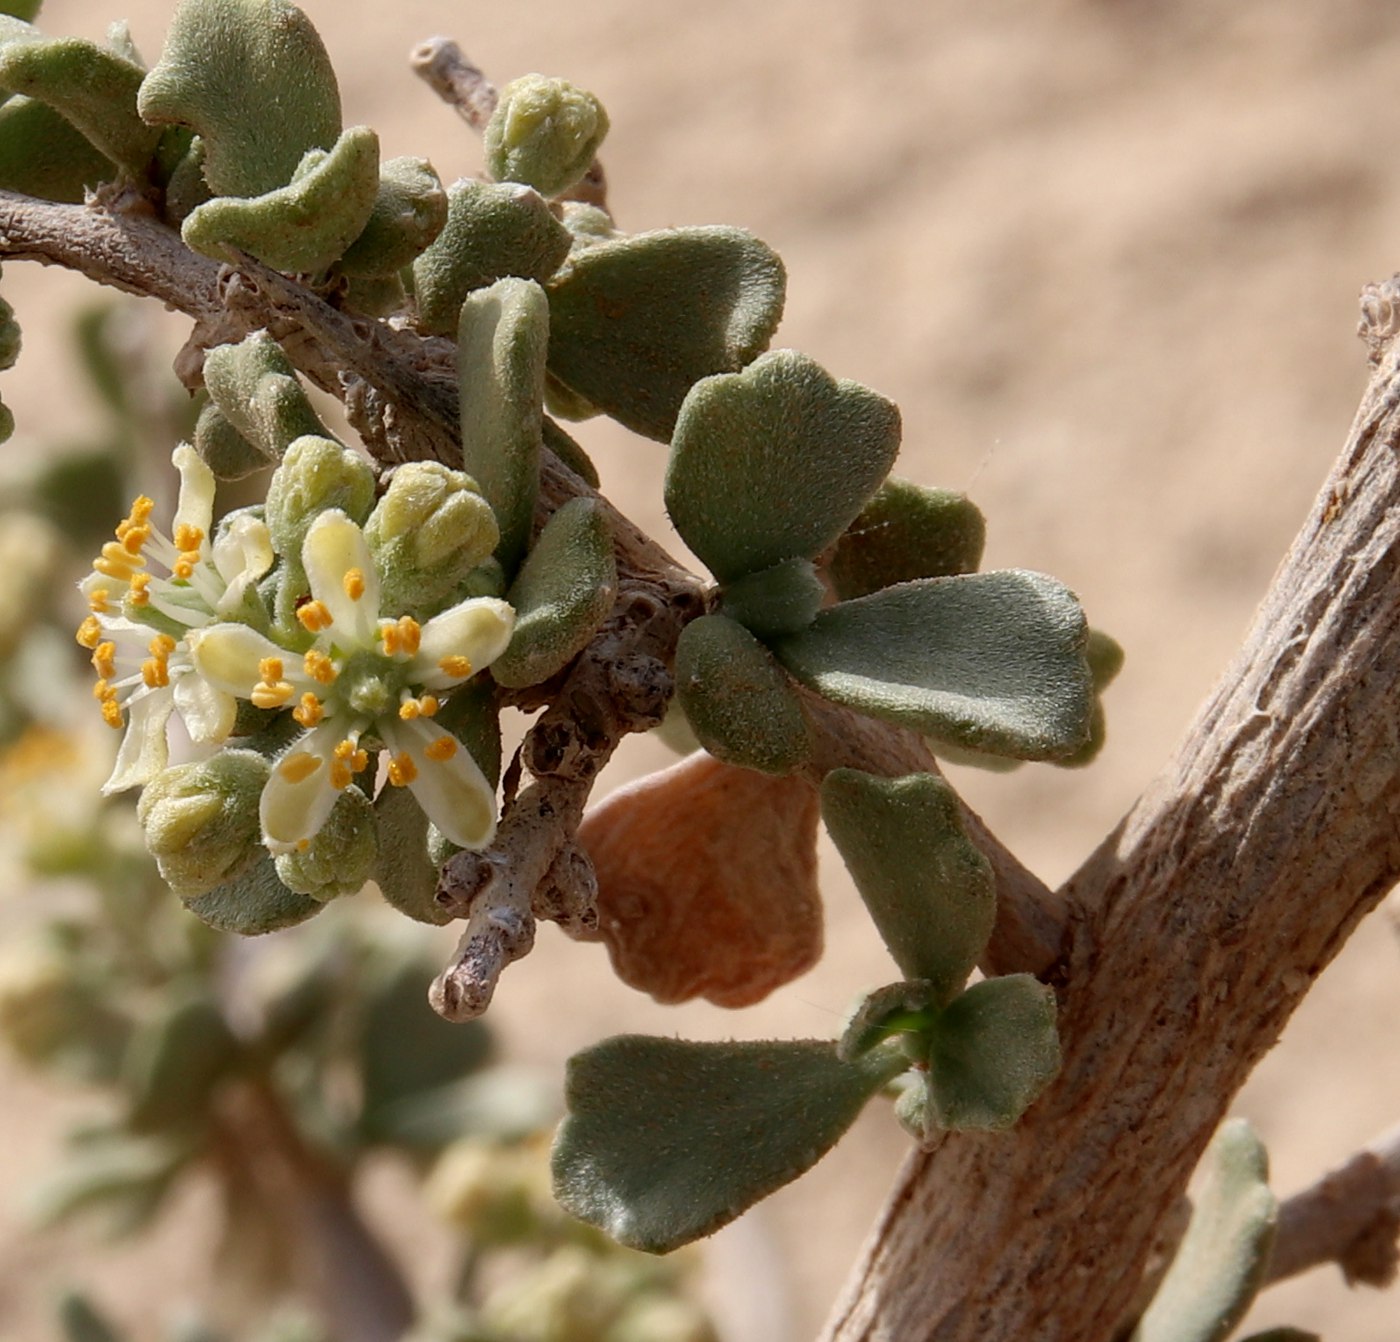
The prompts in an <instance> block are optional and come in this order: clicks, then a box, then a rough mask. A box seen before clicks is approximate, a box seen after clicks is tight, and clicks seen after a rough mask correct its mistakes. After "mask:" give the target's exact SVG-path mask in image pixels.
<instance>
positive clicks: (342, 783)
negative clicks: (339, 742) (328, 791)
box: [331, 760, 355, 792]
mask: <svg viewBox="0 0 1400 1342" xmlns="http://www.w3.org/2000/svg"><path fill="white" fill-rule="evenodd" d="M354 780H355V775H354V774H353V773H351V771H350V766H349V765H348V764H342V763H341V762H340V761H339V760H336V761H335V763H333V764H332V765H331V786H332V787H333V788H334V789H335V790H336V791H337V792H344V791H345V789H346V788H348V787H349V786H350V784H351V783H352V782H354Z"/></svg>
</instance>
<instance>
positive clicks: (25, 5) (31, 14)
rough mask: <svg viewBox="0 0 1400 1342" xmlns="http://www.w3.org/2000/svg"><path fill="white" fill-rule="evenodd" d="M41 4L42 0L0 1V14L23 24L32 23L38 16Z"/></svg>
mask: <svg viewBox="0 0 1400 1342" xmlns="http://www.w3.org/2000/svg"><path fill="white" fill-rule="evenodd" d="M43 3H44V0H0V14H7V15H9V16H10V17H11V18H14V19H19V20H21V21H22V22H24V23H33V22H34V20H35V19H36V18H37V17H38V16H39V10H40V9H41V8H42V7H43Z"/></svg>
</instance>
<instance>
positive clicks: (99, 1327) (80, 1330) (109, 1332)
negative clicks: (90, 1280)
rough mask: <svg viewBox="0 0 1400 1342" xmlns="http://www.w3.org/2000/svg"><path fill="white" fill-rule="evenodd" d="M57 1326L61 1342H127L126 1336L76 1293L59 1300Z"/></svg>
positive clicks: (71, 1292) (85, 1298)
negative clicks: (60, 1330)
mask: <svg viewBox="0 0 1400 1342" xmlns="http://www.w3.org/2000/svg"><path fill="white" fill-rule="evenodd" d="M58 1326H59V1327H60V1328H61V1329H62V1330H63V1342H127V1337H126V1334H125V1333H122V1332H121V1331H119V1330H118V1329H117V1328H116V1326H115V1325H114V1324H113V1323H112V1322H111V1321H110V1320H109V1319H108V1318H107V1317H106V1315H104V1314H102V1313H100V1312H99V1311H98V1309H97V1307H96V1306H95V1305H94V1304H93V1303H92V1302H91V1301H90V1300H89V1299H88V1298H87V1297H86V1296H84V1295H79V1294H78V1293H77V1292H76V1291H70V1292H68V1293H67V1294H65V1295H64V1296H63V1297H62V1299H60V1300H59V1302H58Z"/></svg>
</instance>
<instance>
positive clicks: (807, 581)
mask: <svg viewBox="0 0 1400 1342" xmlns="http://www.w3.org/2000/svg"><path fill="white" fill-rule="evenodd" d="M825 598H826V588H825V586H824V585H823V584H822V580H821V579H820V578H819V577H818V576H817V570H816V566H815V565H814V564H813V563H812V561H811V560H810V559H784V560H782V561H781V562H780V563H777V564H774V565H773V567H772V568H766V569H761V570H760V571H759V572H757V573H746V574H745V575H744V576H743V577H742V578H736V579H735V580H734V581H733V582H731V583H726V584H725V587H724V592H723V598H722V601H721V603H720V611H721V612H722V613H723V614H725V615H727V616H729V618H730V619H731V620H737V621H738V622H739V623H740V624H742V625H743V626H744V628H745V629H747V630H749V631H750V632H751V633H754V634H757V635H758V637H759V638H780V637H782V635H784V634H795V633H797V632H798V631H799V630H802V629H805V628H806V627H807V626H808V625H809V624H811V623H812V621H813V620H815V619H816V618H817V612H818V611H819V610H820V609H821V606H822V602H823V600H825Z"/></svg>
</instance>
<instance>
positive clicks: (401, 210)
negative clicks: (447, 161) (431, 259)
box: [340, 158, 447, 278]
mask: <svg viewBox="0 0 1400 1342" xmlns="http://www.w3.org/2000/svg"><path fill="white" fill-rule="evenodd" d="M446 223H447V192H446V191H444V190H443V187H442V182H441V181H439V180H438V175H437V173H435V172H434V171H433V166H432V164H431V163H429V162H428V160H427V159H425V158H391V159H389V160H388V161H387V162H385V163H384V164H382V165H381V166H380V169H379V190H378V192H377V194H376V195H375V198H374V206H373V208H372V209H371V210H370V215H369V219H368V221H367V222H366V223H365V226H364V229H363V230H362V231H361V233H360V235H359V236H358V237H357V238H356V239H355V240H354V242H352V243H351V244H350V247H349V249H348V250H347V251H346V252H345V254H344V255H343V256H342V257H341V258H340V268H341V270H343V271H344V272H345V273H346V274H347V275H354V276H364V277H368V278H374V277H378V276H389V275H393V276H397V274H398V272H399V271H400V270H402V269H403V268H404V267H405V266H408V265H411V264H412V263H413V260H414V258H415V257H417V256H418V255H419V253H421V252H423V251H424V250H425V249H426V248H428V247H429V246H431V245H432V241H433V239H434V238H436V237H437V235H438V234H439V233H441V232H442V229H443V225H444V224H446Z"/></svg>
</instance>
